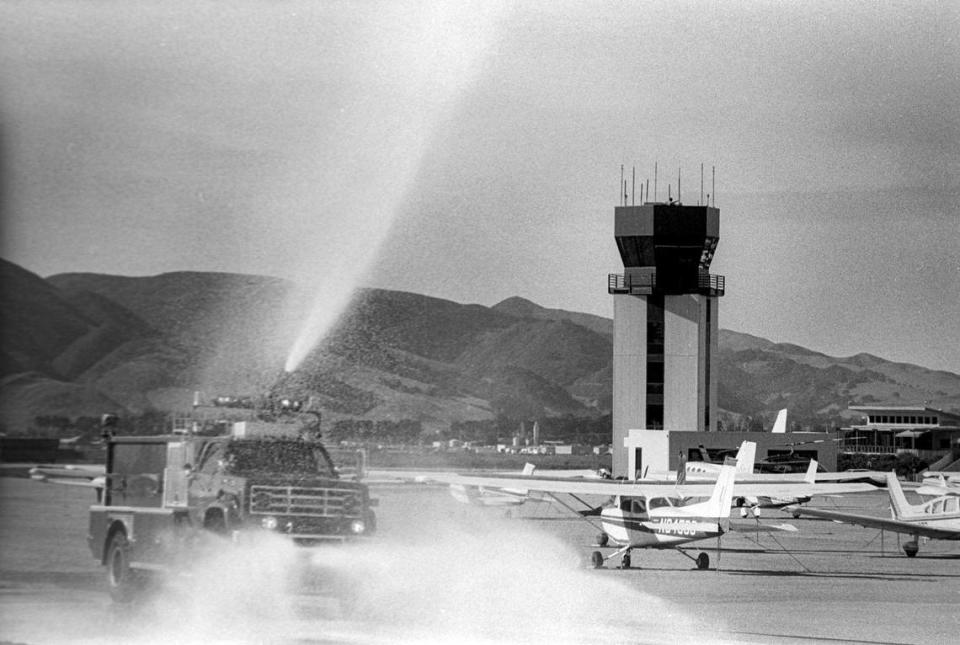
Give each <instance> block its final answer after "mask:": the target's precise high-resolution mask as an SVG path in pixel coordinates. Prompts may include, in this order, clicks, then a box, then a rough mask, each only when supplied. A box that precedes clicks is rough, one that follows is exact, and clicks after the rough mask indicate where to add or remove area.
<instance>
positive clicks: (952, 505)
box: [943, 497, 960, 513]
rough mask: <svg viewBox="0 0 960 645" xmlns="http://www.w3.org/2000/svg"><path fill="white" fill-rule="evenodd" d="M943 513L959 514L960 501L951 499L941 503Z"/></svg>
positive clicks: (954, 498)
mask: <svg viewBox="0 0 960 645" xmlns="http://www.w3.org/2000/svg"><path fill="white" fill-rule="evenodd" d="M943 512H944V513H960V499H957V498H956V497H951V498H950V499H948V500H944V502H943Z"/></svg>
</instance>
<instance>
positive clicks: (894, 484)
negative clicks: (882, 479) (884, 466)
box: [887, 471, 915, 520]
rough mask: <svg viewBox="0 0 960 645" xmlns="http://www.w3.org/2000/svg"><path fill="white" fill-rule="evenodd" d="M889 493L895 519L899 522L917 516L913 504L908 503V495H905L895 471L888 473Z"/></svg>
mask: <svg viewBox="0 0 960 645" xmlns="http://www.w3.org/2000/svg"><path fill="white" fill-rule="evenodd" d="M887 493H888V494H889V495H890V507H891V508H892V509H893V519H895V520H899V519H903V518H906V517H910V516H911V515H915V513H914V511H913V504H911V503H910V502H908V501H907V497H906V495H904V494H903V488H901V486H900V480H899V479H897V473H896V472H894V471H890V472H889V473H887Z"/></svg>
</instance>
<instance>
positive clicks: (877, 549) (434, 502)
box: [0, 478, 960, 645]
mask: <svg viewBox="0 0 960 645" xmlns="http://www.w3.org/2000/svg"><path fill="white" fill-rule="evenodd" d="M375 495H376V496H377V497H379V498H380V506H379V508H378V516H379V527H380V533H379V535H378V537H377V538H376V539H375V540H373V541H371V542H370V543H368V544H364V545H361V546H357V547H351V548H348V549H341V550H338V551H337V552H336V553H327V554H324V555H322V556H320V555H318V556H317V557H318V559H323V560H324V562H323V564H324V565H325V566H336V567H343V568H344V569H345V570H347V571H350V572H351V573H352V574H353V575H355V576H358V577H357V579H358V581H359V582H358V592H359V593H360V595H361V597H362V603H361V607H362V609H361V610H360V611H359V612H358V613H357V614H355V615H351V616H346V615H344V613H343V612H342V611H341V609H340V607H339V605H338V603H337V602H336V601H335V600H331V599H330V598H328V597H307V596H302V595H296V594H290V593H289V592H288V590H287V589H286V588H285V587H284V586H283V585H282V584H279V583H278V578H280V577H281V576H279V575H278V574H277V573H276V572H277V571H280V570H282V569H283V567H284V566H287V564H289V562H287V560H286V559H287V558H288V557H289V556H290V554H289V552H288V550H287V549H288V547H287V545H286V544H285V543H284V544H278V543H276V542H264V543H263V544H262V545H255V546H253V547H251V548H249V549H247V550H245V551H239V552H234V553H233V554H232V555H230V556H224V557H223V558H219V559H215V560H212V561H211V562H210V563H209V566H203V567H200V568H198V571H197V572H196V573H195V574H194V576H192V577H190V578H180V579H177V580H168V581H164V582H162V583H159V584H158V585H157V587H156V591H155V594H154V595H153V596H152V597H151V598H150V599H149V600H148V601H146V602H144V603H143V604H141V605H137V606H134V607H120V608H118V607H116V606H114V605H113V604H112V603H111V602H110V601H109V599H108V598H107V596H106V594H105V593H104V584H103V578H104V573H103V571H102V570H101V568H100V567H99V566H98V565H97V563H96V562H95V561H94V560H93V558H92V556H91V554H90V552H89V551H88V549H87V545H86V533H87V506H89V504H90V503H91V502H92V499H93V494H92V491H90V490H87V489H80V488H73V487H64V486H54V485H45V484H40V483H37V482H32V481H29V480H25V479H16V478H0V642H15V643H28V644H31V645H33V644H39V643H172V642H177V643H180V642H208V643H209V642H225V643H226V642H229V643H232V642H243V643H396V642H410V643H414V642H415V643H431V642H436V643H441V642H443V643H450V642H454V643H456V642H472V643H501V642H515V643H529V642H544V643H598V642H600V643H634V642H636V643H701V642H702V643H711V642H717V643H731V642H745V643H810V642H814V643H917V644H925V645H929V644H933V643H951V642H960V611H958V607H960V603H958V601H960V548H958V544H957V543H951V542H937V541H930V542H927V543H924V544H921V551H920V554H919V556H918V557H916V558H910V559H908V558H906V557H905V556H904V555H903V554H902V552H901V551H899V550H898V549H897V537H896V536H895V535H893V534H890V533H885V534H884V535H883V538H882V541H881V535H880V533H879V532H878V531H876V530H872V529H864V528H859V527H854V526H847V525H841V524H837V523H834V522H826V521H819V520H794V519H793V518H790V517H789V516H786V515H783V514H779V513H773V512H771V513H768V514H767V515H768V516H769V517H764V519H763V522H764V523H765V524H770V523H773V524H781V523H788V524H791V525H793V526H795V527H796V528H797V529H798V531H796V532H774V533H755V532H752V531H744V532H735V533H731V534H728V535H727V536H725V537H724V539H723V542H722V546H723V548H724V550H723V552H722V554H721V557H720V558H719V563H718V558H717V554H716V552H715V547H716V544H715V542H710V543H695V544H692V545H690V546H691V548H692V549H693V550H692V551H691V553H692V554H693V555H695V554H696V553H697V552H698V551H699V548H698V547H699V546H700V545H701V544H702V545H703V546H704V547H705V549H704V550H706V551H707V552H708V553H709V554H710V557H711V569H710V570H707V571H698V570H696V569H695V568H694V565H693V563H692V562H691V561H690V560H688V559H687V558H684V557H683V556H682V555H680V554H678V553H676V552H674V551H635V552H634V557H633V565H634V568H631V569H628V570H620V569H616V568H614V565H615V564H616V563H614V562H610V563H609V564H608V567H607V568H605V569H601V570H592V569H589V568H587V567H585V566H584V564H585V562H586V559H587V557H588V555H589V553H590V551H591V550H592V548H591V546H590V544H591V543H592V542H593V541H594V538H595V535H596V533H597V531H596V530H595V529H594V528H593V527H591V526H589V525H587V524H586V523H584V522H582V521H581V520H577V519H570V518H569V513H567V512H566V511H563V510H562V509H559V508H557V507H556V506H555V505H552V504H548V503H535V504H526V505H524V506H521V507H516V508H514V509H512V511H511V516H512V517H510V518H505V517H504V515H505V512H504V510H503V509H491V508H475V507H468V506H464V505H460V504H458V503H456V502H455V501H454V500H453V499H452V498H451V497H450V496H449V494H447V492H446V491H445V490H443V489H437V488H427V487H422V486H393V487H383V488H378V489H377V490H376V491H375ZM838 504H842V505H844V506H845V507H849V508H850V509H851V510H856V511H859V512H870V513H876V514H878V515H882V514H884V513H885V512H886V510H885V507H886V494H885V493H881V492H878V493H870V494H866V495H857V496H848V497H845V498H842V499H839V498H830V499H827V500H824V501H823V502H822V505H823V506H829V507H834V506H836V505H838ZM748 524H749V523H748ZM881 542H882V547H883V549H881ZM718 564H719V567H717V565H718Z"/></svg>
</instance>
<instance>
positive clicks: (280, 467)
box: [227, 441, 336, 477]
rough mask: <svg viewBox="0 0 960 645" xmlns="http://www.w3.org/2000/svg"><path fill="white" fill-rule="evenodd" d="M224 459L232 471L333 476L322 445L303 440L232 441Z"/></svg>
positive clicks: (330, 464)
mask: <svg viewBox="0 0 960 645" xmlns="http://www.w3.org/2000/svg"><path fill="white" fill-rule="evenodd" d="M227 463H228V464H229V465H228V468H229V470H231V471H233V472H257V471H261V472H274V473H286V474H290V475H316V474H321V475H325V476H330V477H333V476H336V474H335V473H334V472H333V469H332V463H331V462H330V461H329V458H327V457H326V455H325V454H324V452H323V448H321V447H320V446H318V445H316V444H310V443H307V442H304V441H232V442H230V444H228V446H227Z"/></svg>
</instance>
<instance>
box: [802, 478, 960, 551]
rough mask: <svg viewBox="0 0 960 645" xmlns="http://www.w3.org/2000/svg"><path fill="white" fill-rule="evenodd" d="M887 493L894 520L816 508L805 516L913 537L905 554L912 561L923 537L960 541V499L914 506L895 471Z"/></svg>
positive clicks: (948, 497) (807, 510)
mask: <svg viewBox="0 0 960 645" xmlns="http://www.w3.org/2000/svg"><path fill="white" fill-rule="evenodd" d="M887 493H888V494H889V495H890V508H891V512H892V515H893V517H892V518H883V517H871V516H869V515H857V514H853V513H841V512H838V511H827V510H822V509H815V508H803V509H802V510H801V513H802V514H803V515H809V516H811V517H822V518H825V519H829V520H837V521H840V522H848V523H850V524H858V525H860V526H866V527H869V528H877V529H884V530H886V531H894V532H896V533H905V534H907V535H912V536H913V540H911V541H909V542H906V543H905V544H904V545H903V552H904V553H905V554H906V555H907V557H908V558H912V557H914V556H916V555H917V552H918V551H919V550H920V537H928V538H933V539H935V540H960V497H958V496H956V495H942V496H940V497H938V498H936V499H934V500H931V501H929V502H926V503H924V504H911V503H909V502H908V501H907V498H906V496H905V495H904V494H903V488H901V486H900V481H899V480H898V479H897V475H896V473H895V472H889V473H887Z"/></svg>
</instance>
